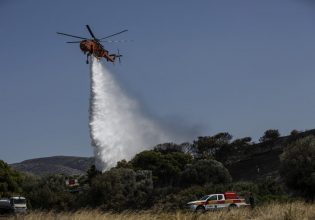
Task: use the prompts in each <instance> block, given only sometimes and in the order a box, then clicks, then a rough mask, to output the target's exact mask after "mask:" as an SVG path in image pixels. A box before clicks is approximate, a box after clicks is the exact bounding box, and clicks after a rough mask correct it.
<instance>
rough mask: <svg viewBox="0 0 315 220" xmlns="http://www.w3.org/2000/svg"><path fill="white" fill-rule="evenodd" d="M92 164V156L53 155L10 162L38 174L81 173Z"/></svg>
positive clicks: (14, 166) (23, 170)
mask: <svg viewBox="0 0 315 220" xmlns="http://www.w3.org/2000/svg"><path fill="white" fill-rule="evenodd" d="M93 164H94V158H92V157H71V156H54V157H43V158H36V159H30V160H25V161H22V162H20V163H14V164H10V166H11V167H13V168H14V169H16V170H18V171H21V172H27V173H32V174H34V175H38V176H44V175H48V174H65V175H82V174H85V173H86V171H87V170H88V169H89V168H90V167H91V165H93Z"/></svg>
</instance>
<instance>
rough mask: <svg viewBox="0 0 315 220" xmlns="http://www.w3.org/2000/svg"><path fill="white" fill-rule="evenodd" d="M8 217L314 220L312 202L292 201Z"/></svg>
mask: <svg viewBox="0 0 315 220" xmlns="http://www.w3.org/2000/svg"><path fill="white" fill-rule="evenodd" d="M11 219H25V220H35V219H36V220H37V219H44V220H52V219H54V220H56V219H58V220H83V219H92V220H101V219H103V220H114V219H115V220H122V219H124V220H125V219H126V220H147V219H153V220H162V219H163V220H164V219H167V220H172V219H174V220H179V219H184V220H243V219H244V220H245V219H246V220H248V219H252V220H295V219H298V220H315V204H305V203H302V202H295V203H291V204H269V205H265V206H261V207H257V208H255V209H254V210H251V209H250V208H241V209H235V210H231V211H228V210H221V211H216V212H206V213H204V214H194V213H190V212H188V213H186V212H174V213H153V212H150V211H145V212H125V213H120V214H114V213H103V212H101V211H99V210H92V211H87V210H81V211H77V212H74V213H70V212H67V213H53V212H48V213H45V212H32V213H30V214H27V215H25V216H16V217H12V218H11Z"/></svg>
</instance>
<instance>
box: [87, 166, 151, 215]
mask: <svg viewBox="0 0 315 220" xmlns="http://www.w3.org/2000/svg"><path fill="white" fill-rule="evenodd" d="M152 189H153V183H152V173H151V171H143V170H142V171H137V172H135V171H134V170H132V169H126V168H113V169H111V170H109V171H106V172H104V173H103V174H101V175H98V176H96V177H95V178H94V179H93V180H92V184H91V188H90V191H89V192H88V196H89V203H90V205H92V206H93V207H101V208H103V209H105V210H116V211H121V210H126V209H140V208H145V207H147V206H148V204H149V202H148V199H149V195H150V193H151V191H152Z"/></svg>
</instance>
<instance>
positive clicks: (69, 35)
mask: <svg viewBox="0 0 315 220" xmlns="http://www.w3.org/2000/svg"><path fill="white" fill-rule="evenodd" d="M57 34H61V35H65V36H68V37H74V38H79V39H83V40H87V38H85V37H78V36H75V35H71V34H65V33H60V32H57Z"/></svg>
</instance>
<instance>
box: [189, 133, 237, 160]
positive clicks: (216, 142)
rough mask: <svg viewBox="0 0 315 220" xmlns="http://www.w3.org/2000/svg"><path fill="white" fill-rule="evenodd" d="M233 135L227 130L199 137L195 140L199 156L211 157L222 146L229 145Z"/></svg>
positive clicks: (194, 144) (203, 157)
mask: <svg viewBox="0 0 315 220" xmlns="http://www.w3.org/2000/svg"><path fill="white" fill-rule="evenodd" d="M232 137H233V136H232V135H230V134H229V133H227V132H220V133H218V134H216V135H214V136H205V137H198V140H196V141H194V143H193V147H194V148H195V149H196V152H197V154H198V157H200V158H201V159H211V158H213V157H215V155H216V153H217V151H219V150H220V149H221V148H224V147H228V145H229V143H230V141H231V140H232Z"/></svg>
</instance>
